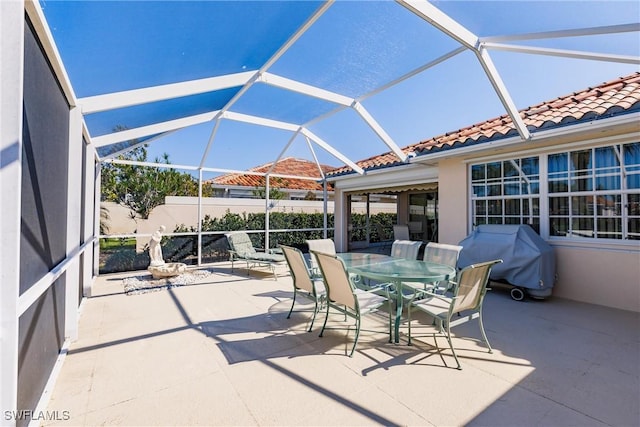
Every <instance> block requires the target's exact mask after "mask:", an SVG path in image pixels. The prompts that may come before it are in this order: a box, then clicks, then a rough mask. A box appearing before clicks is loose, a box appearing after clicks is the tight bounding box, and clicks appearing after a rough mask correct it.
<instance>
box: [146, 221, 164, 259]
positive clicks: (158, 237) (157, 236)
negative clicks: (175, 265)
mask: <svg viewBox="0 0 640 427" xmlns="http://www.w3.org/2000/svg"><path fill="white" fill-rule="evenodd" d="M165 229H166V227H165V226H164V225H161V226H160V228H158V229H157V230H156V231H155V233H153V235H152V236H151V240H149V258H151V264H149V265H150V266H151V267H156V266H159V265H164V259H163V258H162V246H160V242H161V241H162V233H163V232H164V230H165Z"/></svg>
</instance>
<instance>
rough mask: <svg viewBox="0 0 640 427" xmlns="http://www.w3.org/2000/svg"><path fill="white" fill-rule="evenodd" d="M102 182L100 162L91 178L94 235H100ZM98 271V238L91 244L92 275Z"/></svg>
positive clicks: (95, 274)
mask: <svg viewBox="0 0 640 427" xmlns="http://www.w3.org/2000/svg"><path fill="white" fill-rule="evenodd" d="M101 182H102V163H98V164H97V165H96V170H95V177H94V180H93V194H94V195H95V196H94V197H95V199H94V208H93V219H94V220H93V233H94V235H95V236H99V235H100V197H101V196H100V195H101V193H102V191H101ZM99 272H100V239H97V240H96V242H95V243H94V244H93V275H94V276H97V275H98V273H99Z"/></svg>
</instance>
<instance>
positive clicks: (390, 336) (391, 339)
mask: <svg viewBox="0 0 640 427" xmlns="http://www.w3.org/2000/svg"><path fill="white" fill-rule="evenodd" d="M392 331H393V322H392V320H391V305H389V342H393V336H392V335H393V332H392Z"/></svg>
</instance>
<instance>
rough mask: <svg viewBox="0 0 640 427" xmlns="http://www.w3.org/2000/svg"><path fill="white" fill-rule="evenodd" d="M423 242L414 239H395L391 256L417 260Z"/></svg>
mask: <svg viewBox="0 0 640 427" xmlns="http://www.w3.org/2000/svg"><path fill="white" fill-rule="evenodd" d="M420 246H422V242H414V241H413V240H395V241H394V242H393V244H392V245H391V256H392V257H394V258H405V259H410V260H415V259H417V258H418V252H420Z"/></svg>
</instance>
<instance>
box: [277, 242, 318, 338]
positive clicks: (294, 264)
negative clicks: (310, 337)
mask: <svg viewBox="0 0 640 427" xmlns="http://www.w3.org/2000/svg"><path fill="white" fill-rule="evenodd" d="M280 249H282V253H283V254H284V257H285V259H286V260H287V265H288V266H289V271H290V272H291V278H292V279H293V301H292V302H291V309H290V310H289V314H288V315H287V319H289V318H291V313H292V312H293V307H294V305H295V304H296V297H297V296H298V292H304V293H305V295H306V296H307V297H309V298H310V299H311V300H313V303H314V308H313V315H312V317H311V323H310V324H309V329H308V332H311V330H312V329H313V322H314V321H315V319H316V315H317V314H318V312H319V311H320V310H321V309H322V307H323V305H324V301H325V297H326V289H325V287H324V282H323V281H322V277H320V276H316V275H313V274H312V272H311V270H310V269H309V267H308V266H307V262H306V261H305V259H304V256H303V255H302V252H301V251H300V249H297V248H293V247H291V246H284V245H280Z"/></svg>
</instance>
